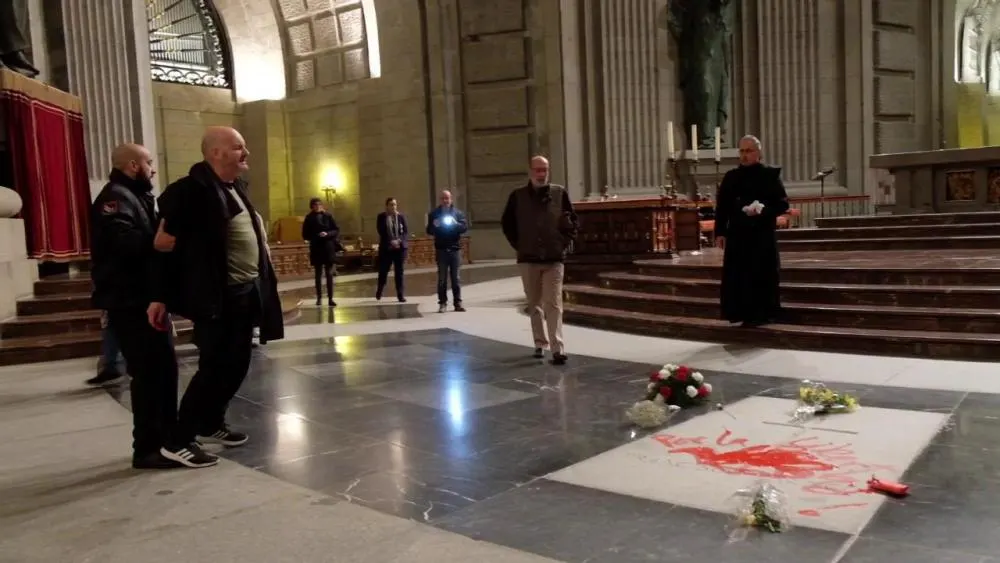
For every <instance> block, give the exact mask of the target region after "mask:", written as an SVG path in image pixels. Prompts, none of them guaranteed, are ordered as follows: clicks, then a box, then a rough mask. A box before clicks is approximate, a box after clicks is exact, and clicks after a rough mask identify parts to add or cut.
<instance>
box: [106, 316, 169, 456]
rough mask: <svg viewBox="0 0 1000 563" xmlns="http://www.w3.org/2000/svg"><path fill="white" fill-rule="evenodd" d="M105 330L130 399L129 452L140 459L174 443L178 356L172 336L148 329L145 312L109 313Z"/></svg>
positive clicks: (150, 327) (151, 328) (167, 332)
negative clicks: (124, 369) (124, 371)
mask: <svg viewBox="0 0 1000 563" xmlns="http://www.w3.org/2000/svg"><path fill="white" fill-rule="evenodd" d="M108 326H109V327H110V328H111V330H112V332H113V333H114V336H115V338H116V339H117V340H118V346H119V347H120V348H121V352H122V355H123V356H125V363H126V365H127V366H128V374H129V375H130V376H131V377H132V383H131V385H130V388H129V392H130V394H131V399H132V450H133V452H134V455H135V457H137V458H140V457H144V456H147V455H149V454H152V453H154V452H158V451H160V448H161V447H163V446H169V445H171V444H173V443H174V442H175V438H176V429H177V356H176V355H175V354H174V343H173V337H172V333H171V332H170V331H169V330H168V331H166V332H161V331H158V330H156V329H154V328H153V327H152V326H150V325H149V320H148V318H147V316H146V310H145V309H140V308H134V309H112V310H109V311H108Z"/></svg>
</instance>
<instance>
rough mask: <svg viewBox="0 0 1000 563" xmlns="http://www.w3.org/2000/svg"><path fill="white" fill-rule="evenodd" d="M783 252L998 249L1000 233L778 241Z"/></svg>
mask: <svg viewBox="0 0 1000 563" xmlns="http://www.w3.org/2000/svg"><path fill="white" fill-rule="evenodd" d="M778 247H779V248H780V249H781V250H782V251H783V252H830V251H856V250H944V249H952V248H963V249H997V248H1000V235H989V236H956V237H948V238H944V237H912V238H884V237H883V238H861V239H812V240H786V239H782V240H779V241H778Z"/></svg>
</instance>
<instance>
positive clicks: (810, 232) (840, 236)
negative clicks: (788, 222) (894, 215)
mask: <svg viewBox="0 0 1000 563" xmlns="http://www.w3.org/2000/svg"><path fill="white" fill-rule="evenodd" d="M998 234H1000V223H979V224H971V225H893V226H880V227H823V228H819V229H782V230H780V231H778V240H779V241H782V242H784V241H789V240H796V241H800V240H836V241H846V240H857V239H886V238H892V239H911V238H940V237H944V238H953V237H968V236H975V237H983V236H996V235H998ZM838 244H839V242H838Z"/></svg>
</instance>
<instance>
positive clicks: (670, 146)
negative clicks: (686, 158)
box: [667, 121, 677, 160]
mask: <svg viewBox="0 0 1000 563" xmlns="http://www.w3.org/2000/svg"><path fill="white" fill-rule="evenodd" d="M667 153H668V154H667V158H669V159H671V160H673V158H674V155H675V154H677V153H676V151H675V150H674V122H673V121H671V122H670V123H667Z"/></svg>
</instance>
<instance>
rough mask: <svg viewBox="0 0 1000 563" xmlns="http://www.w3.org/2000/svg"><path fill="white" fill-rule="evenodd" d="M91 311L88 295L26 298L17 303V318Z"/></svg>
mask: <svg viewBox="0 0 1000 563" xmlns="http://www.w3.org/2000/svg"><path fill="white" fill-rule="evenodd" d="M87 310H93V305H91V304H90V294H89V293H77V294H67V295H46V296H42V297H37V296H36V297H27V298H24V299H19V300H18V301H17V316H19V317H27V316H34V315H53V314H57V313H73V312H79V311H87Z"/></svg>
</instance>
